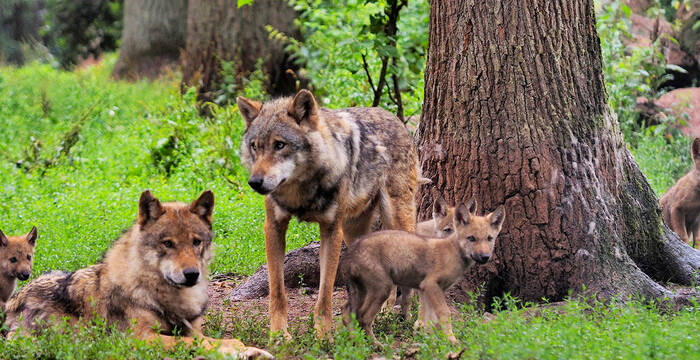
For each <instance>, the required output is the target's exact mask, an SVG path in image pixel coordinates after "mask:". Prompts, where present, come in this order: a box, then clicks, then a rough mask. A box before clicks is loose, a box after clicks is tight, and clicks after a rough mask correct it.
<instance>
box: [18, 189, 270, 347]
mask: <svg viewBox="0 0 700 360" xmlns="http://www.w3.org/2000/svg"><path fill="white" fill-rule="evenodd" d="M213 210H214V194H213V193H212V192H211V191H205V192H203V193H202V194H201V196H200V197H199V198H198V199H197V200H195V201H194V202H192V203H191V204H184V203H179V202H172V203H161V202H160V201H158V199H156V198H155V197H154V196H153V195H152V194H151V192H150V191H145V192H143V193H142V194H141V198H140V200H139V212H138V213H139V214H138V220H137V222H136V224H135V225H134V226H132V227H131V228H130V229H129V230H127V231H126V232H125V233H124V234H123V235H122V236H121V237H120V238H119V239H118V240H116V241H115V242H114V244H113V245H112V247H111V249H109V250H108V251H107V253H106V254H105V255H104V258H103V259H102V260H101V261H100V262H99V263H97V264H95V265H92V266H90V267H87V268H83V269H80V270H77V271H75V272H73V273H65V272H58V271H55V272H50V273H48V274H44V275H42V276H40V277H39V278H37V279H35V280H34V281H32V282H30V283H29V284H27V285H25V286H24V287H23V288H22V289H21V290H20V291H19V292H18V293H17V294H15V296H13V297H12V298H11V299H10V301H9V302H8V303H7V312H6V325H7V326H8V327H9V334H8V337H9V336H13V335H14V334H15V333H16V332H17V331H26V330H28V329H35V330H40V329H42V328H43V327H45V326H47V325H49V323H50V321H51V319H52V318H53V319H57V318H61V317H69V318H71V320H72V322H78V321H79V320H80V319H82V318H90V317H91V316H93V315H94V314H97V315H99V316H101V317H103V318H104V319H105V320H107V322H109V323H110V324H114V325H115V326H116V327H117V328H119V329H120V330H126V329H128V328H129V327H130V326H131V325H132V321H133V320H135V321H136V322H135V325H134V327H133V332H134V335H136V336H138V337H141V338H143V339H147V340H157V339H160V340H162V341H163V343H164V344H165V345H166V346H173V345H175V344H176V343H177V341H178V338H176V337H173V336H171V335H173V333H174V332H175V329H176V328H177V329H178V330H179V331H180V333H181V334H182V335H185V336H186V337H182V338H180V339H181V340H183V341H185V342H187V343H192V342H193V338H192V337H190V336H197V337H200V338H202V339H203V342H202V345H203V346H204V347H206V348H209V349H213V348H216V347H218V350H219V351H220V352H221V353H225V354H232V355H236V356H240V355H243V356H246V357H254V356H263V357H271V355H270V354H268V353H267V352H265V351H263V350H260V349H256V348H248V347H246V346H245V345H243V343H242V342H240V341H239V340H235V339H232V340H218V339H212V338H207V337H205V336H203V335H202V331H201V326H202V320H203V317H204V313H205V311H206V308H207V300H208V296H207V283H208V281H207V275H208V266H209V262H210V261H211V257H212V253H211V248H212V239H213V237H214V233H213V232H212V213H213ZM156 327H159V331H158V330H157V329H156Z"/></svg>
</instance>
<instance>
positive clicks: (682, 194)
mask: <svg viewBox="0 0 700 360" xmlns="http://www.w3.org/2000/svg"><path fill="white" fill-rule="evenodd" d="M690 154H691V155H692V157H693V162H694V163H695V166H693V169H692V170H690V171H689V172H688V173H687V174H685V176H683V177H682V178H680V179H679V180H678V182H676V184H675V185H673V186H672V187H671V188H670V189H668V191H667V192H666V193H665V194H664V196H662V197H661V200H659V204H660V205H661V209H662V215H663V218H664V222H665V223H666V225H668V226H669V227H670V228H671V230H673V231H675V232H676V233H677V234H678V236H679V237H680V238H681V240H683V242H685V243H686V244H687V243H688V242H689V240H690V236H691V235H692V236H693V247H696V246H698V245H700V239H699V238H700V138H695V140H693V145H692V146H691V148H690Z"/></svg>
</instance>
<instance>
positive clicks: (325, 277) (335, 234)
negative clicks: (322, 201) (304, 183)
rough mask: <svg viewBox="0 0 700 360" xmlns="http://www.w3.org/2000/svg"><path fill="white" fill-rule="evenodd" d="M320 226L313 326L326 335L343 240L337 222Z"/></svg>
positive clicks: (329, 322)
mask: <svg viewBox="0 0 700 360" xmlns="http://www.w3.org/2000/svg"><path fill="white" fill-rule="evenodd" d="M319 225H320V228H321V251H320V253H319V257H320V263H321V285H320V289H319V292H318V301H317V302H316V306H315V307H314V327H315V328H316V333H317V334H318V335H319V337H326V336H328V335H329V332H330V330H331V328H332V326H333V321H332V316H333V306H332V305H333V303H332V300H333V284H334V283H335V275H336V273H337V272H338V261H339V259H340V247H341V244H342V241H343V229H342V227H341V226H340V224H339V223H337V222H336V223H333V224H323V223H321V224H319Z"/></svg>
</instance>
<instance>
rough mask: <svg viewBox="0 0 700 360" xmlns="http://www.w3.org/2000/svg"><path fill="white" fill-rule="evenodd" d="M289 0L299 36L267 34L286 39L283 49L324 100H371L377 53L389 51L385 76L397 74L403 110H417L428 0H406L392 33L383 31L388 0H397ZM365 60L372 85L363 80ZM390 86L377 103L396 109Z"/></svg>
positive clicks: (353, 103) (378, 69)
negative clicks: (395, 29) (297, 64)
mask: <svg viewBox="0 0 700 360" xmlns="http://www.w3.org/2000/svg"><path fill="white" fill-rule="evenodd" d="M291 3H292V4H293V5H294V7H295V9H296V10H297V11H299V12H300V15H299V17H298V18H297V20H296V21H297V24H298V26H299V28H300V29H301V32H302V34H303V38H304V41H303V42H299V41H296V40H294V39H292V38H287V37H285V36H283V34H279V33H277V32H274V31H272V35H273V36H278V37H281V38H283V39H284V40H286V41H287V42H288V50H291V51H292V52H293V53H294V54H295V56H296V58H297V60H298V61H299V63H300V64H302V65H303V66H304V67H305V71H304V74H303V75H304V76H306V77H309V78H310V79H311V83H312V85H313V87H314V90H315V92H316V94H318V95H319V96H321V97H322V98H324V104H333V106H337V107H343V106H358V105H359V106H369V105H371V104H372V102H373V100H374V99H373V98H374V95H373V91H372V90H373V87H375V88H376V87H378V84H377V82H378V79H379V78H380V73H381V68H382V58H383V57H390V58H395V59H396V63H395V64H394V63H393V62H392V61H389V62H388V64H387V70H386V71H387V79H389V80H390V79H391V77H390V76H391V75H394V74H395V75H396V76H398V78H399V89H400V90H401V96H402V97H403V99H402V100H403V101H402V102H403V106H404V107H405V110H404V113H405V114H406V116H411V115H416V114H420V107H421V105H422V102H423V69H424V67H425V55H426V54H427V46H428V32H427V29H428V11H429V10H428V8H429V7H428V3H427V2H425V1H409V2H408V3H407V4H406V6H405V7H403V8H402V10H401V12H400V16H399V18H398V24H397V28H398V33H397V34H396V36H395V37H388V36H387V35H386V33H385V29H386V26H387V21H388V18H387V16H388V12H389V11H390V9H391V4H392V3H397V1H391V0H374V1H364V0H343V1H340V2H337V1H326V0H311V1H307V0H298V1H292V2H291ZM399 3H404V2H402V1H400V2H399ZM363 58H364V60H363ZM365 61H366V66H367V68H366V69H367V72H369V73H370V75H371V78H372V79H373V84H374V86H373V85H371V84H370V83H369V81H368V77H367V73H366V71H365V67H364V62H365ZM392 86H393V85H391V84H390V86H389V87H386V88H384V96H383V97H382V100H381V102H380V103H379V105H380V106H381V107H384V108H387V109H391V110H393V111H396V110H397V105H396V103H395V102H394V101H392V100H391V99H390V96H394V95H393V91H392V89H393V87H392ZM389 92H391V94H389ZM394 100H396V99H394Z"/></svg>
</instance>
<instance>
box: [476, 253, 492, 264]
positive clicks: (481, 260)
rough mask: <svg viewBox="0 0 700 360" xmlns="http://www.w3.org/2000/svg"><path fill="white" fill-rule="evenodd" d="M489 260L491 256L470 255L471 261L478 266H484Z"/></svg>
mask: <svg viewBox="0 0 700 360" xmlns="http://www.w3.org/2000/svg"><path fill="white" fill-rule="evenodd" d="M490 258H491V255H489V254H477V253H472V259H473V260H474V261H476V262H478V263H479V264H486V262H487V261H489V259H490Z"/></svg>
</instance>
